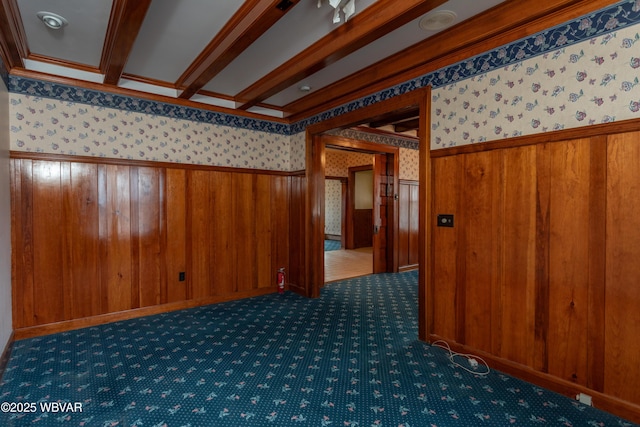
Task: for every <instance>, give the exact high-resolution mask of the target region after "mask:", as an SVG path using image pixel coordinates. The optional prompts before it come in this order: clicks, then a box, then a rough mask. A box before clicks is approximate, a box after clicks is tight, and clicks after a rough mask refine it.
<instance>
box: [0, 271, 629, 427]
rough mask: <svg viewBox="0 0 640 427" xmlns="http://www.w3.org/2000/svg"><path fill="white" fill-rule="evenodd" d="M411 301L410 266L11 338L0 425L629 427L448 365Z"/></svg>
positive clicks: (520, 385) (508, 380)
mask: <svg viewBox="0 0 640 427" xmlns="http://www.w3.org/2000/svg"><path fill="white" fill-rule="evenodd" d="M416 300H417V273H416V272H407V273H401V274H383V275H377V276H367V277H361V278H357V279H351V280H346V281H342V282H335V283H332V284H330V285H327V286H326V287H325V288H324V289H323V291H322V297H321V298H318V299H314V300H312V299H305V298H302V297H300V296H298V295H296V294H293V293H291V292H287V293H285V294H284V295H278V294H271V295H267V296H263V297H259V298H252V299H247V300H243V301H234V302H228V303H223V304H217V305H212V306H206V307H199V308H195V309H189V310H183V311H177V312H173V313H166V314H162V315H156V316H150V317H145V318H140V319H135V320H130V321H123V322H117V323H112V324H108V325H103V326H98V327H92V328H87V329H83V330H78V331H72V332H68V333H61V334H55V335H49V336H45V337H40V338H34V339H28V340H23V341H18V342H16V343H15V347H14V350H13V354H12V357H11V360H10V362H9V365H8V368H7V371H6V372H5V375H4V378H3V381H2V382H1V383H0V394H1V396H2V399H0V401H2V402H13V403H14V404H13V408H11V409H13V410H18V409H19V410H20V411H21V413H18V412H13V413H0V425H1V426H27V425H28V426H31V425H40V426H229V427H232V426H233V427H237V426H275V427H283V426H332V427H334V426H335V427H337V426H346V427H355V426H359V427H365V426H366V427H369V426H394V427H399V426H402V427H409V426H413V427H422V426H477V425H484V426H507V425H514V426H530V425H554V426H629V425H632V424H630V423H627V422H625V421H623V420H621V419H619V418H616V417H614V416H612V415H610V414H607V413H604V412H601V411H598V410H596V409H594V408H591V407H587V406H584V405H581V404H579V403H577V402H576V401H573V400H570V399H567V398H565V397H562V396H560V395H558V394H555V393H552V392H549V391H546V390H543V389H541V388H539V387H536V386H533V385H531V384H528V383H525V382H523V381H520V380H517V379H515V378H513V377H510V376H507V375H504V374H501V373H498V372H492V373H491V374H489V375H487V376H479V375H474V374H470V373H467V372H465V371H463V370H461V369H459V368H456V367H454V366H452V364H451V363H450V362H449V360H448V359H447V353H446V352H445V351H443V350H442V349H440V348H437V347H434V346H430V345H428V344H426V343H423V342H420V341H418V340H417V327H418V324H417V318H416V316H417V308H416V304H415V302H416ZM51 402H58V405H59V407H53V408H52V407H51ZM18 403H21V404H22V406H20V407H18V406H19V405H18ZM43 403H46V404H49V405H50V406H49V407H41V406H40V404H43ZM5 408H6V407H5V406H4V405H3V411H4V409H5ZM56 408H57V409H58V410H59V411H58V412H52V410H53V409H56ZM25 409H26V410H27V411H28V412H24V410H25ZM43 409H44V410H43ZM73 409H75V410H76V412H73ZM79 409H81V410H82V412H80V411H79ZM31 411H33V412H31Z"/></svg>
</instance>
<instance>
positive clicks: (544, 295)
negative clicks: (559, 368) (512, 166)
mask: <svg viewBox="0 0 640 427" xmlns="http://www.w3.org/2000/svg"><path fill="white" fill-rule="evenodd" d="M536 175H537V181H538V189H537V199H536V203H537V206H536V249H535V250H536V256H535V271H536V278H535V284H536V290H535V298H536V312H535V341H534V346H533V350H532V359H533V366H532V367H533V368H534V369H536V370H538V371H542V372H547V371H548V370H549V366H548V362H549V356H548V347H547V335H548V332H549V288H550V286H551V283H550V282H549V233H550V231H549V221H550V215H551V214H550V206H549V202H550V189H551V181H552V177H551V160H550V149H549V145H548V144H541V145H538V146H537V156H536Z"/></svg>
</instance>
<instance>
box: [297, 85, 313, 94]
mask: <svg viewBox="0 0 640 427" xmlns="http://www.w3.org/2000/svg"><path fill="white" fill-rule="evenodd" d="M298 89H300V92H309V91H310V90H311V86H309V85H302V86H300V87H299V88H298Z"/></svg>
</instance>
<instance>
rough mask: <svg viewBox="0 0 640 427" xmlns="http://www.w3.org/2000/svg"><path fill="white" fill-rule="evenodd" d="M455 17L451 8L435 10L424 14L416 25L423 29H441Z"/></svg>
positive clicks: (451, 22)
mask: <svg viewBox="0 0 640 427" xmlns="http://www.w3.org/2000/svg"><path fill="white" fill-rule="evenodd" d="M457 17H458V15H457V14H456V13H455V12H454V11H453V10H437V11H435V12H431V13H429V14H427V15H425V16H424V17H423V18H422V19H421V20H420V23H419V24H418V25H420V28H422V29H423V30H425V31H434V30H442V29H443V28H446V27H448V26H449V25H451V24H453V22H454V21H455V20H456V18H457Z"/></svg>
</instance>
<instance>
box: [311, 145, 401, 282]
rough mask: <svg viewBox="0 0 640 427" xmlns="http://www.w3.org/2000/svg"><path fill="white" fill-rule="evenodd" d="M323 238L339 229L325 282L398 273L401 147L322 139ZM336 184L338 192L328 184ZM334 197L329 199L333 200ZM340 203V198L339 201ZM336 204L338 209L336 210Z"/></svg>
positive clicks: (329, 254)
mask: <svg viewBox="0 0 640 427" xmlns="http://www.w3.org/2000/svg"><path fill="white" fill-rule="evenodd" d="M322 140H323V143H324V146H325V148H326V151H325V168H324V170H323V171H322V172H323V174H324V177H323V178H324V184H325V188H324V194H325V197H324V202H325V209H324V214H325V215H324V221H323V223H324V232H325V236H324V237H325V239H326V238H328V237H331V234H330V232H331V231H333V232H335V230H337V229H338V226H337V225H336V222H337V221H336V218H335V215H336V214H337V212H340V219H339V222H340V223H341V224H340V230H341V235H340V240H341V242H342V245H341V250H340V251H332V252H326V251H325V252H324V277H323V284H324V283H326V282H331V281H335V280H341V279H345V278H351V277H358V276H363V275H367V274H372V273H385V272H394V271H397V263H396V262H394V260H396V259H397V255H396V253H395V251H396V249H397V248H396V247H395V246H394V244H393V242H395V241H396V238H395V236H396V234H397V220H396V215H397V188H398V186H397V182H398V174H399V166H398V165H399V148H398V147H393V146H385V145H381V144H375V143H370V142H365V141H359V140H352V139H348V138H343V137H338V136H332V135H324V136H322ZM337 180H340V184H339V185H340V187H341V190H342V192H341V194H340V196H338V195H337V194H336V191H335V189H334V190H331V188H332V186H336V187H337V185H338V183H337V182H336V181H337ZM331 198H332V199H331ZM338 199H339V200H338ZM336 205H340V207H339V208H338V207H336Z"/></svg>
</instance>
